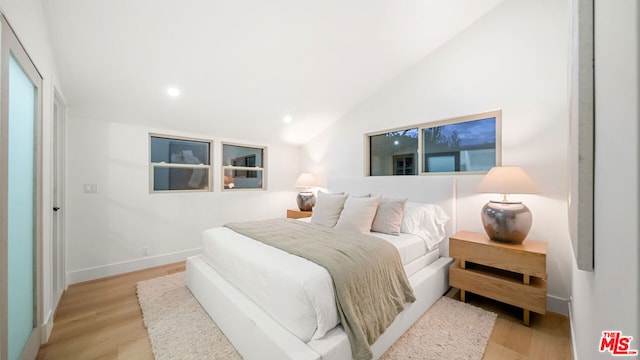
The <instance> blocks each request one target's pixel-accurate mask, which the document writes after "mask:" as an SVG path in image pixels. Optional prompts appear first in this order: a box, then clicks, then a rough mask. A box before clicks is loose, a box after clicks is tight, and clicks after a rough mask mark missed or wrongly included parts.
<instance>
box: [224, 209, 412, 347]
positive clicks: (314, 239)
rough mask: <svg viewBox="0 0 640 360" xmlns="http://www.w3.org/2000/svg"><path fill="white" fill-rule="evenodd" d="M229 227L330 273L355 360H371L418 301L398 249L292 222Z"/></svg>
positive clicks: (373, 239) (361, 236)
mask: <svg viewBox="0 0 640 360" xmlns="http://www.w3.org/2000/svg"><path fill="white" fill-rule="evenodd" d="M225 226H226V227H228V228H230V229H232V230H234V231H235V232H237V233H240V234H243V235H245V236H248V237H251V238H253V239H255V240H258V241H261V242H263V243H265V244H267V245H271V246H273V247H276V248H278V249H281V250H284V251H286V252H289V253H291V254H294V255H297V256H301V257H303V258H305V259H308V260H310V261H313V262H315V263H316V264H318V265H320V266H323V267H324V268H326V269H327V271H328V272H329V274H330V275H331V278H332V279H333V286H334V288H335V293H336V306H337V309H338V314H340V321H341V323H342V327H343V328H344V330H345V332H346V333H347V336H348V338H349V343H350V345H351V352H352V354H353V358H354V359H371V358H372V357H373V353H372V352H371V347H370V345H371V344H373V343H374V342H375V341H376V339H378V337H379V336H380V335H381V334H382V333H383V332H384V331H385V329H386V328H387V327H388V326H389V325H390V324H391V322H393V320H394V319H395V318H396V316H397V315H398V314H399V313H400V312H401V311H402V310H403V309H404V304H405V303H408V302H414V301H415V296H414V295H413V290H412V288H411V285H410V284H409V280H408V279H407V276H406V274H405V272H404V269H403V267H402V261H401V260H400V255H399V254H398V251H397V249H396V248H395V247H394V246H393V245H391V244H389V243H388V242H386V241H384V240H382V239H378V238H376V237H373V236H369V235H364V234H358V233H353V232H346V231H340V230H336V229H332V228H327V227H325V226H321V225H316V224H312V223H306V222H302V221H295V220H290V219H274V220H265V221H252V222H243V223H230V224H227V225H225Z"/></svg>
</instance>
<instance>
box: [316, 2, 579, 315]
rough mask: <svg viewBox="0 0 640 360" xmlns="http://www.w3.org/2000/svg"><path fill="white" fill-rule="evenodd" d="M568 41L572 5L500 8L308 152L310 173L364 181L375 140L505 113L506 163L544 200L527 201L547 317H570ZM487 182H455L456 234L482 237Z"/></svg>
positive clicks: (471, 179)
mask: <svg viewBox="0 0 640 360" xmlns="http://www.w3.org/2000/svg"><path fill="white" fill-rule="evenodd" d="M567 34H568V13H567V3H566V2H565V1H558V0H542V1H537V0H507V1H505V2H503V3H501V4H500V5H498V6H497V7H496V8H495V9H493V10H492V11H491V12H489V13H488V14H487V15H486V16H484V17H483V18H481V19H480V20H479V21H477V22H476V23H475V24H473V25H471V26H470V27H469V28H468V29H466V30H465V31H464V32H462V33H461V34H459V35H458V36H457V37H455V38H453V39H452V40H451V41H449V42H448V43H447V44H445V45H444V46H443V47H441V48H439V49H438V50H436V51H435V52H434V53H432V54H431V55H429V56H428V57H426V58H425V59H423V60H422V61H421V62H419V63H418V64H417V65H415V66H414V67H413V68H411V69H408V70H407V71H406V72H404V73H402V74H401V75H400V76H399V77H398V78H396V79H395V80H394V81H392V82H391V83H389V84H387V85H386V86H385V87H383V88H382V89H380V90H379V91H378V92H376V93H375V94H373V96H371V97H370V98H369V99H368V100H367V101H366V102H364V103H363V104H361V105H360V106H358V107H356V108H355V109H353V110H352V111H351V112H350V113H349V114H348V115H347V116H345V117H344V118H343V119H341V120H340V121H338V122H337V123H336V124H334V125H333V126H332V127H331V128H330V129H328V130H327V131H325V132H324V133H322V134H321V135H320V136H318V137H316V138H315V139H314V140H313V141H311V142H310V143H309V144H307V145H306V146H305V148H304V151H305V154H304V156H306V157H308V159H309V164H310V165H309V166H308V167H307V168H306V169H304V170H306V171H312V172H317V173H320V174H323V175H324V176H325V177H357V176H362V175H363V173H364V170H363V167H364V165H363V163H364V152H363V150H364V145H363V134H365V133H367V132H372V131H380V130H385V129H389V128H394V127H399V126H406V125H412V124H419V123H424V122H430V121H437V120H443V119H447V118H451V117H456V116H462V115H469V114H474V113H479V112H484V111H488V110H494V109H502V111H503V112H502V144H503V148H502V161H503V164H504V165H519V166H522V167H523V168H524V169H525V170H526V171H527V172H528V173H529V175H530V176H531V177H532V178H533V179H534V181H535V182H536V183H537V184H538V185H539V186H540V188H541V190H542V194H540V195H528V196H521V197H520V199H521V200H523V201H524V202H525V203H526V204H527V206H529V208H530V209H531V211H532V213H533V227H532V230H531V232H530V234H529V238H531V239H537V240H542V241H546V242H547V243H548V244H549V253H548V258H547V259H548V262H547V272H548V274H549V291H548V293H549V294H550V296H551V297H550V302H549V308H550V309H553V310H554V311H559V312H563V313H566V312H567V306H566V302H565V301H566V300H568V298H569V294H570V289H571V270H570V269H571V256H572V255H571V246H570V241H569V234H568V222H567V209H566V197H567V181H568V180H567V179H568V169H567V146H566V140H567V138H568V116H567V115H568V110H567V61H568V60H567V54H568V40H567ZM480 179H481V176H458V177H457V183H458V196H457V214H456V215H457V230H471V231H479V232H481V231H483V229H482V225H481V222H480V209H481V207H482V205H483V204H484V203H485V202H487V200H488V199H490V198H491V196H489V195H481V194H477V193H475V192H474V187H475V185H476V184H477V183H478V182H479V181H480ZM555 300H558V301H555Z"/></svg>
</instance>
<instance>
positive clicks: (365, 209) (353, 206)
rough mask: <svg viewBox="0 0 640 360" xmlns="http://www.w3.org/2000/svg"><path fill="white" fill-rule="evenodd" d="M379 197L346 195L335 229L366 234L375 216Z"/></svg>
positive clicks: (369, 230)
mask: <svg viewBox="0 0 640 360" xmlns="http://www.w3.org/2000/svg"><path fill="white" fill-rule="evenodd" d="M379 202H380V197H378V196H375V197H348V198H347V201H346V202H345V203H344V210H342V214H340V218H339V219H338V223H337V224H336V229H342V230H347V231H355V232H359V233H364V234H368V233H369V232H371V223H372V222H373V218H374V217H375V216H376V211H377V209H378V203H379Z"/></svg>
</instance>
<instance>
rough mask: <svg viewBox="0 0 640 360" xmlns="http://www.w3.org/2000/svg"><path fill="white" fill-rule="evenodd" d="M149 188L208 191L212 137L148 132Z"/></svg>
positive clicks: (209, 185)
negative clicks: (185, 136)
mask: <svg viewBox="0 0 640 360" xmlns="http://www.w3.org/2000/svg"><path fill="white" fill-rule="evenodd" d="M149 137H150V141H149V142H150V158H151V161H150V174H149V178H150V189H151V192H165V191H211V190H212V186H211V182H212V168H211V149H212V146H211V143H212V142H211V141H209V140H198V139H189V138H180V137H171V136H166V135H158V134H150V135H149Z"/></svg>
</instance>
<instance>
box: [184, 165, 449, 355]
mask: <svg viewBox="0 0 640 360" xmlns="http://www.w3.org/2000/svg"><path fill="white" fill-rule="evenodd" d="M329 188H330V189H338V190H340V191H343V192H346V193H350V194H361V193H363V192H370V193H374V194H384V196H386V197H388V198H401V197H406V198H409V199H410V203H411V204H413V205H412V206H419V205H421V204H433V205H435V207H436V208H438V209H441V210H443V211H444V212H445V213H447V214H449V217H451V218H453V215H454V209H453V205H452V195H453V183H452V180H451V179H450V178H446V177H439V178H425V177H407V178H403V179H397V178H394V179H389V178H364V179H362V178H360V179H342V180H332V181H331V182H330V183H329ZM426 189H428V190H426ZM407 206H409V205H407ZM403 225H404V224H403ZM452 226H453V221H452V220H449V221H448V222H447V223H446V226H445V227H444V228H443V229H442V230H443V231H444V232H445V233H446V234H451V228H452ZM372 234H373V235H374V236H376V237H378V238H382V239H384V240H385V241H388V242H390V243H392V244H393V245H394V246H395V247H396V248H397V249H398V254H399V255H400V258H401V261H402V266H403V268H404V271H405V272H406V275H407V278H408V281H409V283H410V285H411V288H412V289H413V293H414V295H415V298H416V301H415V302H413V303H408V304H406V305H405V306H404V310H403V311H402V312H400V314H399V315H398V316H397V317H396V318H395V320H393V322H392V323H391V324H390V325H389V327H388V328H387V329H386V330H385V331H384V333H382V335H381V336H380V337H379V338H377V340H376V341H375V343H373V344H372V345H371V351H372V353H373V357H374V358H378V357H380V356H381V355H382V354H383V353H384V352H385V351H386V350H387V349H388V348H389V347H390V346H391V345H392V344H393V343H394V342H395V341H396V340H397V339H398V338H399V337H400V336H401V335H402V334H403V333H404V332H405V331H406V330H407V329H408V328H409V327H410V326H411V325H412V324H413V323H414V322H415V321H416V320H417V319H418V318H419V317H420V316H421V315H422V314H423V313H424V312H425V311H426V310H427V309H428V308H429V307H430V306H431V305H432V304H433V303H435V301H437V299H439V298H440V297H441V296H442V295H443V294H444V293H445V292H446V290H447V289H448V266H449V265H450V263H451V259H450V258H449V257H448V248H447V246H446V245H447V244H446V243H447V242H446V241H443V242H441V243H439V244H438V245H437V246H429V245H430V244H425V241H424V240H423V239H421V238H420V237H418V236H415V235H413V234H404V233H403V234H400V236H393V235H386V234H379V233H375V232H374V233H372ZM440 235H441V237H442V235H443V234H440ZM228 243H233V244H234V245H233V248H228V247H227V245H225V244H228ZM273 259H277V260H275V261H273ZM264 261H267V262H266V263H265V262H264ZM318 268H319V269H318ZM292 269H295V270H292ZM323 271H324V268H322V267H320V266H318V265H316V264H308V261H307V260H305V259H301V258H298V257H296V256H293V255H290V254H286V253H285V254H282V250H279V249H275V248H271V247H270V246H268V245H265V244H262V243H258V242H256V241H253V240H251V239H249V238H247V237H245V236H244V235H241V234H238V233H236V232H234V231H233V230H231V229H229V228H226V227H220V228H212V229H208V230H206V231H204V232H203V253H202V254H200V255H198V256H194V257H191V258H189V259H188V260H187V273H186V280H187V286H188V287H189V289H190V290H191V292H192V293H193V294H194V296H195V297H196V299H198V301H199V302H200V303H201V305H202V306H203V308H204V309H205V310H206V311H207V312H208V313H209V315H210V316H211V317H212V319H213V320H214V321H215V322H216V323H217V324H218V326H219V327H220V328H221V329H222V331H223V332H224V334H225V335H226V336H227V338H228V339H229V340H230V341H231V342H232V343H233V345H234V346H235V348H236V349H237V350H238V352H239V353H240V354H241V355H242V356H243V357H244V358H245V359H351V358H352V355H351V347H350V342H349V340H348V338H347V335H346V333H345V331H344V329H343V328H342V326H341V325H340V320H339V318H338V317H337V316H336V314H335V302H334V301H333V297H334V294H333V289H332V286H331V278H330V277H328V280H327V276H328V274H323ZM324 272H325V273H326V271H324ZM307 273H311V275H308V274H307ZM303 274H304V275H303ZM285 279H286V281H285ZM292 284H293V285H292ZM310 288H312V289H313V290H309V289H310ZM276 290H277V293H279V294H282V296H279V297H276V296H273V293H274V292H275V291H276ZM327 304H329V305H327ZM332 304H333V305H332Z"/></svg>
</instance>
